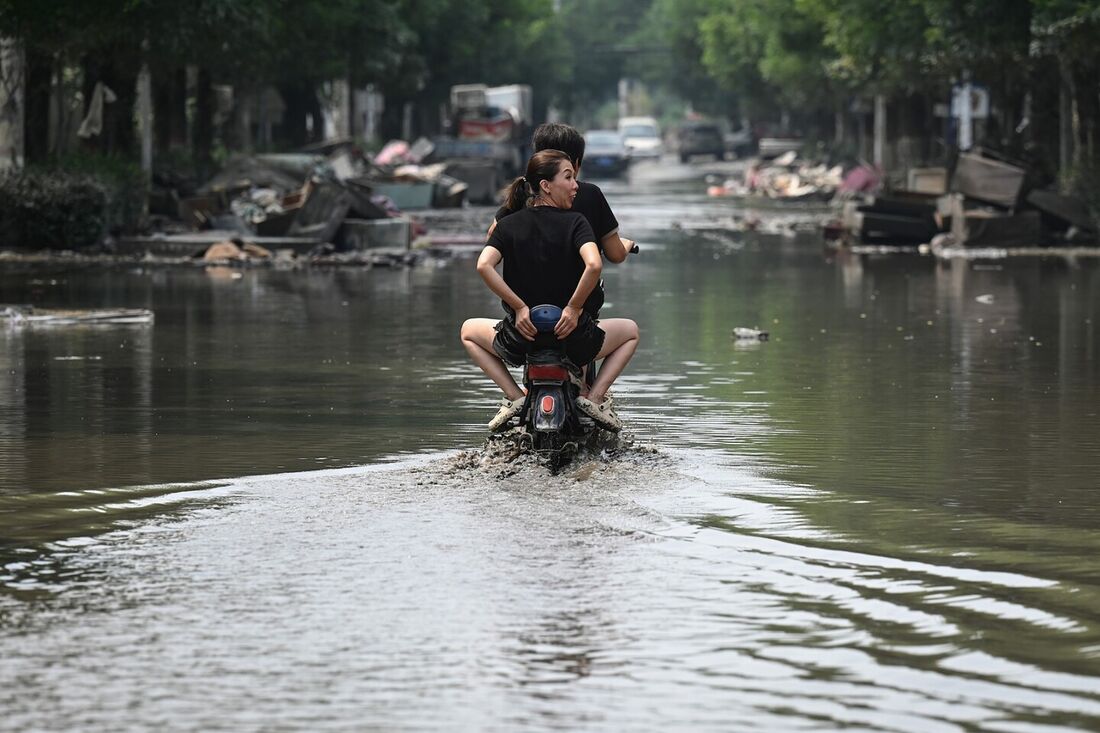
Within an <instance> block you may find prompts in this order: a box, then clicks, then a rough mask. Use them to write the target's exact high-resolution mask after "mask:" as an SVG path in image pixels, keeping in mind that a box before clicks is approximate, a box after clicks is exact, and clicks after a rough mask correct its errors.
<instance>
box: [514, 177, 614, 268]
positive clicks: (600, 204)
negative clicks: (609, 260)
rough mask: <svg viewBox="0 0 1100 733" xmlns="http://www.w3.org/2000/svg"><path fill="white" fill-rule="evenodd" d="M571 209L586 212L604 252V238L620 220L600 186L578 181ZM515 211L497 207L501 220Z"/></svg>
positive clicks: (598, 244) (586, 216)
mask: <svg viewBox="0 0 1100 733" xmlns="http://www.w3.org/2000/svg"><path fill="white" fill-rule="evenodd" d="M570 211H576V212H578V213H580V214H584V218H585V219H587V220H588V223H589V224H590V225H591V226H592V233H593V234H595V235H596V238H595V239H594V240H593V241H594V242H595V243H596V246H597V247H599V248H600V252H601V253H602V252H603V243H602V240H603V238H604V237H606V236H607V235H608V234H610V233H611V232H613V231H615V230H616V229H618V228H619V222H618V221H617V220H616V219H615V214H614V213H613V212H612V211H611V206H610V204H608V203H607V199H606V198H604V195H603V191H601V190H600V187H599V186H597V185H595V184H594V183H588V182H587V181H577V196H576V198H574V199H573V208H572V209H570ZM514 213H516V212H515V210H514V209H509V208H508V207H506V206H501V207H500V208H499V209H497V215H496V220H497V221H498V222H499V221H500V220H501V219H503V218H504V217H506V216H508V215H510V214H514Z"/></svg>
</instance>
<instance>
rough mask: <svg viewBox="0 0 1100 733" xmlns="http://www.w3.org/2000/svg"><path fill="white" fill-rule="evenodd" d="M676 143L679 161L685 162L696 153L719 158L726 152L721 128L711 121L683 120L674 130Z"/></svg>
mask: <svg viewBox="0 0 1100 733" xmlns="http://www.w3.org/2000/svg"><path fill="white" fill-rule="evenodd" d="M676 143H677V148H678V149H679V152H680V162H681V163H686V162H688V161H689V160H691V158H692V157H693V156H696V155H713V156H714V157H715V159H716V160H721V159H722V158H723V157H725V154H726V143H725V141H724V140H723V139H722V130H721V129H720V128H719V127H718V125H716V124H714V123H713V122H703V121H690V122H685V123H683V124H682V125H680V127H679V128H678V129H677V130H676Z"/></svg>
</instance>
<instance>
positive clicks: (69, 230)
mask: <svg viewBox="0 0 1100 733" xmlns="http://www.w3.org/2000/svg"><path fill="white" fill-rule="evenodd" d="M107 205H108V196H107V192H106V190H105V189H104V187H103V185H102V184H101V183H100V182H99V181H97V180H95V179H93V178H92V177H90V176H85V175H81V174H72V173H65V172H52V173H51V172H44V171H26V172H22V173H16V174H10V175H7V176H4V177H2V178H0V246H5V247H26V248H33V249H44V248H48V249H79V248H81V247H88V246H91V245H94V244H97V243H99V242H100V241H102V239H103V236H104V235H105V234H106V232H107Z"/></svg>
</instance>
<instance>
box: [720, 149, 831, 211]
mask: <svg viewBox="0 0 1100 733" xmlns="http://www.w3.org/2000/svg"><path fill="white" fill-rule="evenodd" d="M844 183H845V178H844V168H843V166H839V165H834V166H827V165H824V164H815V163H811V162H808V161H804V160H799V158H798V153H797V152H796V151H794V150H788V151H787V152H785V153H783V154H782V155H779V156H777V157H776V158H774V159H772V160H768V159H765V158H761V159H759V160H757V161H754V162H753V163H750V164H749V166H748V167H747V168H745V171H744V175H743V176H742V177H741V178H740V179H738V178H728V179H726V180H725V181H723V182H721V183H719V184H715V185H712V186H710V187H709V188H707V195H708V196H717V197H722V196H731V197H738V198H765V199H775V200H781V201H808V202H815V201H816V202H827V201H829V200H830V199H831V198H832V197H833V196H834V194H836V192H837V191H838V190H841V188H842V186H843V185H844Z"/></svg>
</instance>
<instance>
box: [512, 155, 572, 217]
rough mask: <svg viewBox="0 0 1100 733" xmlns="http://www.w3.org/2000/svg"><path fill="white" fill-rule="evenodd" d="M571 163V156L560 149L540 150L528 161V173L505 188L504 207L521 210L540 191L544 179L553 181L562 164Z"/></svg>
mask: <svg viewBox="0 0 1100 733" xmlns="http://www.w3.org/2000/svg"><path fill="white" fill-rule="evenodd" d="M565 164H570V165H572V161H570V160H569V156H568V155H566V154H565V153H563V152H561V151H560V150H540V151H539V152H537V153H535V154H534V155H532V156H531V160H529V161H527V175H525V176H520V177H519V178H517V179H516V180H514V181H512V183H511V184H509V185H508V188H506V189H504V208H506V209H508V210H509V211H519V210H520V209H523V208H526V207H527V204H528V202H529V201H530V200H531V198H532V197H533V196H535V194H536V193H538V191H539V186H540V185H541V184H542V181H552V180H553V179H554V176H556V175H558V171H560V170H561V167H562V165H565Z"/></svg>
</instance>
